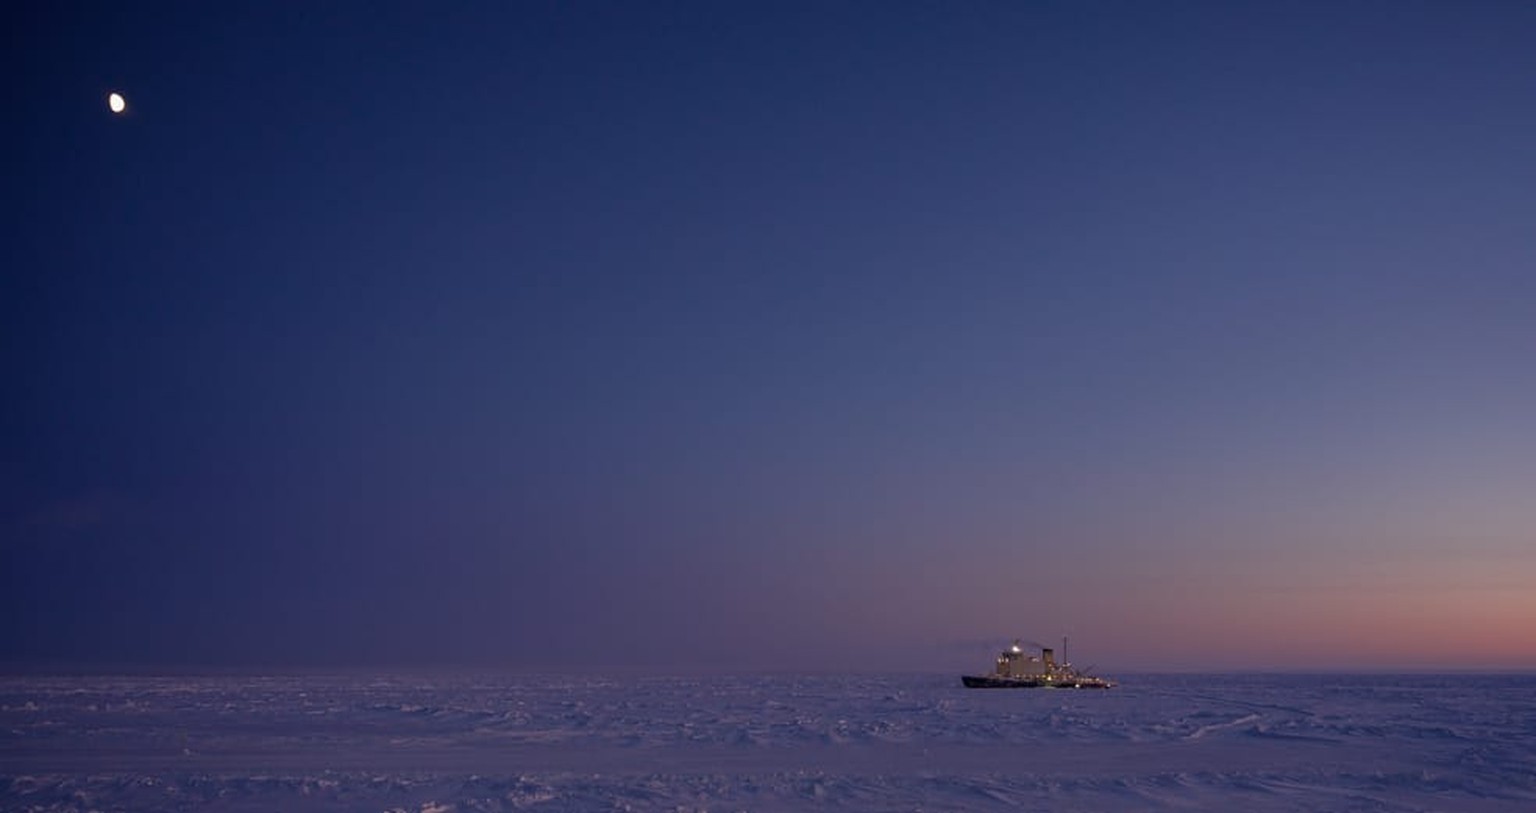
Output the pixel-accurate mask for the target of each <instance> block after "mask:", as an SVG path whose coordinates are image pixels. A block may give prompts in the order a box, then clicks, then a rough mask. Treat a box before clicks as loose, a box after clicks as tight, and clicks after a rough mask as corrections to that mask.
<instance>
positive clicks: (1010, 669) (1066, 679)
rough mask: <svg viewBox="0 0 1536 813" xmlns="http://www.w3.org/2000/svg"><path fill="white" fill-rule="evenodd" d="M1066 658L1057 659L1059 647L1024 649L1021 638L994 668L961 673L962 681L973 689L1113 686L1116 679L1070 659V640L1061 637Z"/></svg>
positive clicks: (1004, 653) (1098, 687) (1095, 687)
mask: <svg viewBox="0 0 1536 813" xmlns="http://www.w3.org/2000/svg"><path fill="white" fill-rule="evenodd" d="M1061 650H1062V653H1063V659H1062V660H1060V661H1058V660H1056V651H1055V650H1053V649H1051V648H1050V647H1040V654H1039V655H1033V654H1030V653H1028V652H1025V651H1024V646H1023V644H1022V642H1020V641H1017V640H1015V641H1014V642H1013V646H1010V647H1008V648H1007V649H1005V650H1003V651H1002V652H1001V653H1000V654H999V655H998V656H997V662H996V663H995V664H994V665H993V667H992V672H991V673H990V674H986V675H961V676H960V681H961V682H962V683H964V684H965V686H966V687H967V688H970V689H1111V688H1114V686H1115V682H1114V681H1112V680H1109V679H1107V678H1101V677H1097V676H1095V675H1090V674H1088V673H1087V672H1086V671H1082V672H1080V671H1078V670H1076V669H1074V668H1072V664H1070V663H1067V662H1066V659H1065V653H1066V650H1067V641H1066V639H1065V638H1063V639H1062V641H1061Z"/></svg>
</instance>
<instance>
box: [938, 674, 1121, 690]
mask: <svg viewBox="0 0 1536 813" xmlns="http://www.w3.org/2000/svg"><path fill="white" fill-rule="evenodd" d="M960 682H961V683H963V684H965V687H966V688H967V689H1108V688H1109V687H1111V686H1113V685H1115V684H1113V683H1110V682H1108V681H1105V680H1097V679H1092V680H1042V679H1038V678H1005V677H997V676H995V675H961V676H960Z"/></svg>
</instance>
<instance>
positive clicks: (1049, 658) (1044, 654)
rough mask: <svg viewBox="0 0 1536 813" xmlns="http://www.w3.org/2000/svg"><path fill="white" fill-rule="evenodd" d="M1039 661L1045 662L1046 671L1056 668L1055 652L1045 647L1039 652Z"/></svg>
mask: <svg viewBox="0 0 1536 813" xmlns="http://www.w3.org/2000/svg"><path fill="white" fill-rule="evenodd" d="M1040 659H1041V660H1043V661H1045V669H1046V671H1050V670H1052V669H1055V668H1056V650H1054V649H1051V648H1050V647H1045V648H1043V649H1041V650H1040Z"/></svg>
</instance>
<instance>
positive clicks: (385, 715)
mask: <svg viewBox="0 0 1536 813" xmlns="http://www.w3.org/2000/svg"><path fill="white" fill-rule="evenodd" d="M1120 677H1121V679H1122V680H1123V684H1122V686H1121V687H1120V688H1118V689H1114V690H1111V691H1107V692H1098V691H1066V690H1050V689H1034V690H1017V689H1016V690H997V689H994V690H986V689H964V688H962V687H961V686H960V681H959V677H958V675H944V676H879V677H869V676H864V677H781V676H762V677H730V678H726V677H719V678H705V679H685V678H643V679H642V678H636V679H600V678H570V677H527V676H520V677H497V676H488V675H484V674H480V675H459V676H440V677H432V678H425V677H421V676H394V677H358V676H355V675H354V676H345V677H341V676H338V677H317V676H302V677H294V676H289V677H199V678H165V677H125V678H101V677H70V678H63V677H59V678H36V677H11V678H0V810H6V811H12V810H15V811H70V810H73V811H88V810H101V811H109V810H145V811H150V810H153V811H171V810H215V811H256V810H263V811H266V810H285V811H287V810H297V811H306V810H368V811H407V812H408V813H448V811H500V810H548V811H559V810H602V811H609V810H634V811H641V810H666V811H702V810H710V811H733V810H752V811H762V810H766V811H781V810H823V809H825V810H881V811H884V810H904V811H912V810H1041V811H1044V810H1050V811H1122V810H1123V811H1131V810H1135V811H1140V810H1223V811H1225V810H1251V811H1295V810H1327V811H1334V810H1338V811H1419V810H1436V811H1439V810H1443V811H1460V810H1467V811H1522V812H1523V813H1529V811H1536V676H1523V677H1516V676H1502V677H1494V676H1482V677H1479V676H1456V677H1425V676H1380V675H1377V676H1198V677H1197V676H1171V675H1161V676H1134V675H1131V676H1120Z"/></svg>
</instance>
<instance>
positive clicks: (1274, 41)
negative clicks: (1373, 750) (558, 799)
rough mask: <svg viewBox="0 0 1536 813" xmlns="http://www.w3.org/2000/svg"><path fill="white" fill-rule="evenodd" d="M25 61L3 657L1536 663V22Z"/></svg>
mask: <svg viewBox="0 0 1536 813" xmlns="http://www.w3.org/2000/svg"><path fill="white" fill-rule="evenodd" d="M5 17H6V24H5V26H4V30H5V33H4V37H5V46H4V49H3V50H4V54H5V56H4V64H5V67H6V71H5V77H6V78H5V85H6V87H5V90H4V91H3V92H4V99H5V107H4V118H3V122H4V126H3V133H4V136H3V137H4V144H3V156H0V157H3V161H4V179H5V182H4V185H3V188H4V195H3V200H4V206H5V209H4V221H3V222H4V225H3V230H4V231H3V239H4V246H5V249H4V255H3V256H4V262H3V269H0V362H3V364H4V378H3V385H0V394H3V397H0V663H4V664H11V665H28V664H34V665H35V664H45V665H47V664H53V665H63V666H70V667H75V666H78V667H106V666H113V665H124V666H148V667H177V668H180V667H203V666H208V667H252V668H255V667H315V668H331V667H353V666H358V667H390V666H402V667H415V666H450V665H452V666H458V665H471V666H486V667H496V668H508V669H561V670H565V669H588V668H608V669H643V670H663V671H666V670H675V671H685V670H693V669H725V670H750V669H763V668H767V669H807V670H823V669H824V670H839V669H856V670H864V671H868V670H873V669H903V670H929V669H935V670H945V671H948V670H975V669H980V668H986V666H987V665H988V663H989V658H990V653H991V651H992V649H993V647H994V644H998V643H1003V642H1006V641H1007V640H1009V639H1011V638H1014V637H1017V636H1023V637H1025V638H1029V639H1036V640H1041V641H1050V640H1053V639H1055V638H1056V637H1058V636H1060V635H1062V634H1070V635H1071V636H1072V647H1073V649H1074V650H1075V651H1074V653H1073V656H1074V657H1073V659H1074V660H1078V661H1079V662H1087V661H1093V662H1096V663H1098V664H1099V666H1100V668H1101V669H1102V668H1105V667H1106V666H1108V667H1114V668H1118V669H1176V670H1182V669H1228V668H1236V669H1245V668H1304V669H1310V668H1317V669H1336V668H1337V669H1348V668H1370V669H1377V668H1430V669H1440V668H1446V669H1450V668H1463V667H1478V668H1536V4H1531V3H1521V2H1514V1H1513V0H1511V1H1510V2H1484V3H1476V2H1441V3H1431V2H1383V3H1361V2H1343V3H1335V2H1327V3H1322V2H1319V3H1298V2H1276V3H1270V4H1258V3H1235V2H1212V3H1196V2H1174V3H1151V2H1127V3H1107V2H1080V3H1079V2H1070V3H1068V2H1063V3H1031V2H1010V3H947V2H946V3H940V2H933V3H917V4H905V3H873V2H858V3H854V2H848V3H842V2H832V3H811V4H804V5H798V4H789V3H780V2H773V3H761V4H749V3H735V2H727V3H715V2H699V3H666V2H658V3H629V2H625V3H614V4H594V3H581V2H577V3H563V2H562V3H554V2H551V3H522V2H494V3H485V4H472V3H457V2H456V3H441V4H438V3H426V2H420V3H417V2H412V3H403V4H378V3H366V4H365V3H355V2H291V3H287V2H280V3H269V2H261V3H223V2H217V3H196V4H190V5H182V6H178V5H173V4H167V3H113V4H108V3H100V4H86V5H67V4H61V3H53V2H46V3H44V2H32V3H26V4H23V5H22V6H21V7H12V8H9V9H8V10H7V11H6V12H5ZM112 91H117V92H120V93H122V94H123V95H124V96H125V97H126V99H127V103H128V109H127V111H126V113H125V114H124V115H121V116H119V115H114V114H113V113H112V112H111V111H110V110H109V109H108V107H107V94H108V93H110V92H112Z"/></svg>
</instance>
